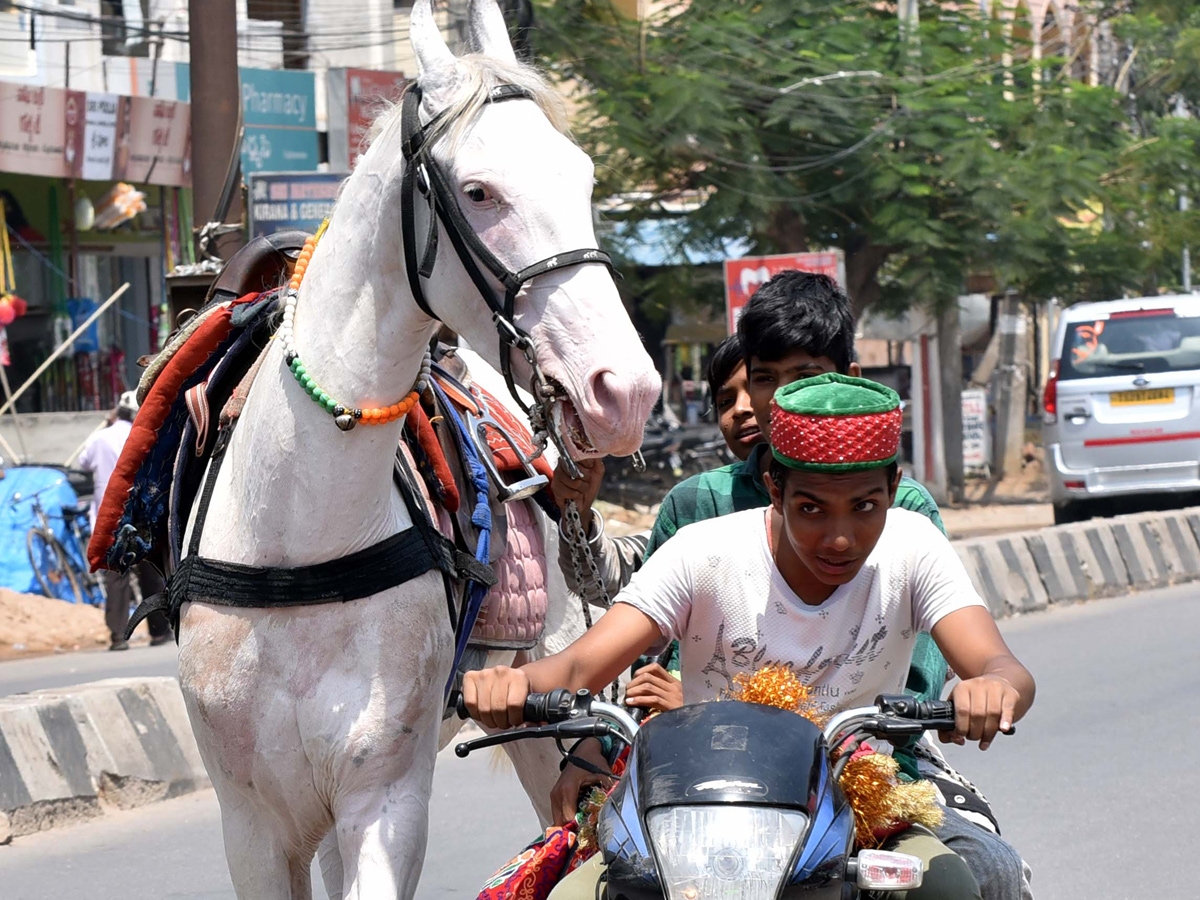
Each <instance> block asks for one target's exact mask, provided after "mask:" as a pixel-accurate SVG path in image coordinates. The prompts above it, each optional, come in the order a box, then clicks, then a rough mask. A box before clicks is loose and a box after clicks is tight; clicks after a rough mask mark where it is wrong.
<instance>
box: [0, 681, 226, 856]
mask: <svg viewBox="0 0 1200 900" xmlns="http://www.w3.org/2000/svg"><path fill="white" fill-rule="evenodd" d="M208 785H209V781H208V775H207V774H206V773H205V771H204V765H203V763H202V762H201V760H200V753H199V750H198V749H197V748H196V742H195V739H194V738H193V737H192V730H191V726H190V725H189V724H188V718H187V711H186V709H185V708H184V703H183V695H182V694H181V693H180V690H179V683H178V682H177V681H176V680H175V679H174V678H169V677H166V678H114V679H110V680H107V681H97V682H92V683H90V684H85V685H80V686H78V687H71V688H64V689H59V690H45V691H34V692H32V693H29V694H17V695H14V696H11V697H0V826H4V825H5V823H6V822H7V829H8V831H9V833H10V834H11V836H18V837H19V836H20V835H24V834H30V833H32V832H35V831H41V830H43V829H46V828H53V827H55V826H56V825H60V824H64V823H66V822H74V821H78V820H79V819H83V818H91V817H94V816H98V815H101V814H102V813H103V812H104V810H105V808H106V807H117V808H120V809H128V808H131V807H135V806H141V805H142V804H145V803H151V802H153V801H155V800H163V799H166V798H168V797H174V796H178V795H180V794H185V793H188V792H190V791H194V790H198V789H200V788H204V787H208ZM4 831H5V828H4V827H0V843H2V842H3V840H4V835H3V833H4Z"/></svg>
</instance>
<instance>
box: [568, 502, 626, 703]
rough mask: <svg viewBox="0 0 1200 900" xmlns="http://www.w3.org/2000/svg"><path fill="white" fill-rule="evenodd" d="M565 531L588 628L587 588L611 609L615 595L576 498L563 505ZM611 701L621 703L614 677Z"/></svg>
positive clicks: (590, 613)
mask: <svg viewBox="0 0 1200 900" xmlns="http://www.w3.org/2000/svg"><path fill="white" fill-rule="evenodd" d="M562 534H563V539H564V540H565V541H566V542H567V549H568V550H569V551H570V553H571V569H572V574H573V575H574V576H575V583H576V584H577V585H579V602H580V604H581V605H582V607H583V624H584V626H585V627H587V628H589V629H590V628H591V627H592V611H591V609H590V608H589V607H590V605H591V604H589V603H588V589H589V588H590V587H594V588H595V590H596V595H595V596H596V597H597V599H598V600H599V601H600V605H601V606H603V607H604V608H605V609H608V608H609V607H610V606H611V605H612V598H610V597H609V595H608V588H606V587H605V586H604V579H603V578H602V577H601V576H600V567H599V566H598V565H596V557H595V555H593V553H592V548H591V545H590V544H588V539H587V531H586V530H585V529H584V527H583V518H582V517H581V516H580V515H579V507H578V506H576V505H575V501H574V500H568V501H567V502H566V504H565V505H564V506H563V514H562ZM585 567H586V569H587V575H586V577H585V575H584V568H585ZM611 690H612V702H613V703H614V704H616V703H618V702H619V698H620V691H621V686H620V684H619V682H618V680H616V679H614V680H613V683H612V688H611Z"/></svg>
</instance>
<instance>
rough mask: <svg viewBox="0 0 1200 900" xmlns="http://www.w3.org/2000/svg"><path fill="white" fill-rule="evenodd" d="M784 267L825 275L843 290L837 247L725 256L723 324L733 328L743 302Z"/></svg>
mask: <svg viewBox="0 0 1200 900" xmlns="http://www.w3.org/2000/svg"><path fill="white" fill-rule="evenodd" d="M788 269H799V270H801V271H803V272H816V273H818V274H820V275H828V276H829V277H830V278H832V279H833V280H834V281H836V282H837V283H838V284H839V285H841V286H842V289H843V290H845V287H846V262H845V257H844V256H843V255H842V251H841V250H837V249H834V250H822V251H819V252H816V253H783V254H780V255H778V256H745V257H742V258H741V259H727V260H725V327H726V328H727V329H728V331H729V333H730V334H733V333H734V331H736V330H737V322H738V319H739V318H740V317H741V315H742V309H743V308H744V307H745V306H746V302H747V301H748V300H749V299H750V297H751V296H752V295H753V294H754V292H755V291H757V290H758V289H759V287H760V286H761V285H762V284H764V283H765V282H767V281H770V280H771V278H772V277H774V276H775V275H777V274H779V273H780V272H784V271H786V270H788Z"/></svg>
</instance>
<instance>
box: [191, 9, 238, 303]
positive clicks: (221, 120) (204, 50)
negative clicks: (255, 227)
mask: <svg viewBox="0 0 1200 900" xmlns="http://www.w3.org/2000/svg"><path fill="white" fill-rule="evenodd" d="M188 40H189V45H190V53H189V55H190V61H191V80H192V85H191V91H192V103H191V112H192V195H193V203H192V221H193V225H194V226H195V228H196V232H197V234H198V233H199V230H200V229H201V228H203V227H204V226H205V225H207V224H208V223H209V222H210V221H212V220H213V217H214V216H215V215H217V213H218V212H219V210H218V209H217V206H218V204H219V202H220V200H221V195H222V192H223V190H224V188H225V183H226V178H227V176H228V173H229V169H230V164H231V162H233V163H234V164H237V160H238V159H239V155H240V152H241V148H240V147H239V146H238V118H239V116H238V113H239V110H240V108H241V86H240V84H239V83H238V65H237V47H238V33H237V0H188ZM232 198H233V199H232V202H230V204H229V209H228V210H227V211H226V212H225V214H224V216H222V217H221V221H222V222H232V223H235V224H236V223H240V222H241V220H242V192H241V190H240V188H236V189H235V190H234V191H233V194H232ZM243 243H245V240H244V237H243V235H242V234H241V233H240V232H234V233H232V234H225V235H221V236H219V237H217V238H216V239H215V240H214V247H215V252H216V253H217V255H219V256H220V257H221V258H222V259H229V257H230V256H232V255H233V253H234V252H235V251H236V250H237V249H238V248H239V247H241V246H242V244H243ZM173 312H174V311H173Z"/></svg>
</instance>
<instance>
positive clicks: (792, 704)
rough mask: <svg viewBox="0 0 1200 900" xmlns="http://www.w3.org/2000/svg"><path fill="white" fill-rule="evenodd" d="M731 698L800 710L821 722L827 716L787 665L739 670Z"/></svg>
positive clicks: (790, 710) (794, 710)
mask: <svg viewBox="0 0 1200 900" xmlns="http://www.w3.org/2000/svg"><path fill="white" fill-rule="evenodd" d="M728 699H730V700H741V701H742V702H743V703H761V704H763V705H764V706H774V707H776V708H778V709H786V710H788V711H789V712H794V713H798V714H799V715H802V716H804V718H806V719H808V720H809V721H811V722H815V723H817V724H820V720H821V719H823V718H825V716H824V715H823V714H822V711H821V707H820V705H819V704H818V703H817V702H816V701H815V700H813V699H812V691H811V690H810V689H809V687H808V685H806V684H805V683H804V682H803V681H801V680H800V679H799V677H798V676H797V675H796V673H795V672H793V671H792V670H791V669H789V668H788V667H787V666H764V667H763V668H761V669H759V670H758V671H757V672H739V673H738V674H737V675H735V676H734V678H733V688H732V690H730V691H729V694H728Z"/></svg>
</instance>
